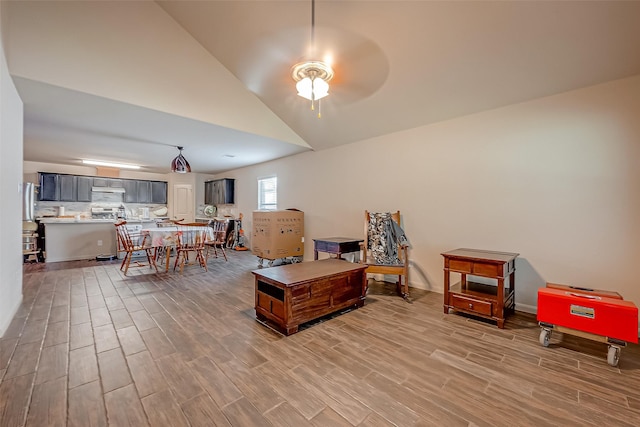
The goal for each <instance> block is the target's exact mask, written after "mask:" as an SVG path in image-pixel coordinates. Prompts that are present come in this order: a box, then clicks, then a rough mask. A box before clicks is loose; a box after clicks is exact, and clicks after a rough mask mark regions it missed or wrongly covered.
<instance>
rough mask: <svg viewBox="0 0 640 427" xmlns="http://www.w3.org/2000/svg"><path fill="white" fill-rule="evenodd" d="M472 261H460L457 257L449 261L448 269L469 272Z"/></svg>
mask: <svg viewBox="0 0 640 427" xmlns="http://www.w3.org/2000/svg"><path fill="white" fill-rule="evenodd" d="M472 267H473V263H472V262H471V261H461V260H458V259H452V260H450V261H449V269H450V270H452V271H458V272H460V273H471V268H472Z"/></svg>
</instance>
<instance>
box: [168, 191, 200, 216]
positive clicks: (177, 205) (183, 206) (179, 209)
mask: <svg viewBox="0 0 640 427" xmlns="http://www.w3.org/2000/svg"><path fill="white" fill-rule="evenodd" d="M193 211H194V203H193V186H192V185H191V184H175V185H174V186H173V219H184V221H185V222H193V221H194V220H195V218H194V214H193Z"/></svg>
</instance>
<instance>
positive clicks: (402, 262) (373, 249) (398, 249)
mask: <svg viewBox="0 0 640 427" xmlns="http://www.w3.org/2000/svg"><path fill="white" fill-rule="evenodd" d="M389 221H393V222H394V223H395V224H396V225H397V227H395V226H394V225H393V224H391V223H390V222H389ZM389 234H390V235H389ZM408 249H409V245H408V242H407V240H406V237H405V236H404V232H402V229H401V228H400V211H397V212H386V213H372V212H369V211H365V212H364V242H363V243H362V260H361V263H363V264H367V266H368V267H367V269H366V272H367V273H371V274H391V275H397V276H398V281H397V282H396V288H397V292H398V294H399V295H400V296H401V297H403V298H404V299H405V300H407V301H410V300H409V253H408Z"/></svg>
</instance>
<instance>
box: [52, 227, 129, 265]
mask: <svg viewBox="0 0 640 427" xmlns="http://www.w3.org/2000/svg"><path fill="white" fill-rule="evenodd" d="M43 223H44V230H45V232H44V235H45V250H46V258H45V261H46V262H59V261H73V260H80V259H95V257H96V256H98V255H115V254H116V244H117V240H116V231H115V227H114V226H113V220H108V221H107V220H102V221H100V220H97V221H96V220H80V221H77V222H76V221H75V220H73V219H71V218H69V219H67V218H50V221H43Z"/></svg>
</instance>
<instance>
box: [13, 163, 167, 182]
mask: <svg viewBox="0 0 640 427" xmlns="http://www.w3.org/2000/svg"><path fill="white" fill-rule="evenodd" d="M38 172H51V173H68V174H72V175H87V176H97V169H96V168H95V167H94V166H83V165H77V166H71V165H58V164H55V163H42V162H24V166H23V173H24V180H25V182H27V181H28V182H38ZM120 178H126V179H146V180H149V181H168V180H169V174H164V173H151V172H140V171H135V170H128V169H122V170H120Z"/></svg>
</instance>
